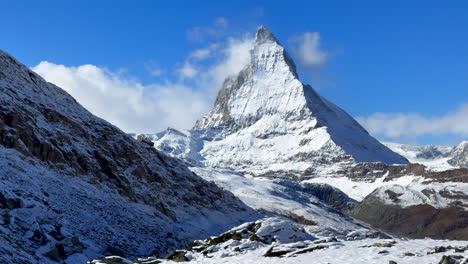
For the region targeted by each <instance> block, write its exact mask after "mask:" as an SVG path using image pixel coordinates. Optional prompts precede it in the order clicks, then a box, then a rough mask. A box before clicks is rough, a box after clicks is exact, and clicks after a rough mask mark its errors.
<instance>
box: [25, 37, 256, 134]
mask: <svg viewBox="0 0 468 264" xmlns="http://www.w3.org/2000/svg"><path fill="white" fill-rule="evenodd" d="M251 44H252V39H250V38H249V39H247V38H246V39H243V40H235V39H230V40H229V41H228V42H226V43H223V45H221V44H214V45H213V44H212V45H209V46H208V48H212V49H211V50H212V52H213V54H212V56H215V58H216V61H215V63H214V64H211V65H208V66H206V65H202V64H195V65H194V64H193V63H192V62H189V61H186V62H184V64H183V65H184V66H183V67H182V69H183V71H182V72H180V73H181V74H183V75H184V76H185V77H190V78H191V79H190V86H189V85H187V84H186V83H185V79H186V78H181V79H180V80H179V81H178V82H169V81H167V82H165V83H154V84H148V85H144V84H142V83H141V82H139V81H138V80H135V79H133V78H131V77H128V76H126V75H125V74H123V73H121V72H113V71H110V70H108V69H106V68H101V67H97V66H95V65H90V64H88V65H81V66H77V67H69V66H64V65H59V64H54V63H51V62H46V61H43V62H41V63H39V64H38V65H37V66H34V67H32V70H34V71H35V72H37V73H38V74H39V75H41V76H42V77H44V79H46V80H47V81H49V82H52V83H54V84H56V85H58V86H59V87H62V88H63V89H64V90H66V91H67V92H68V93H70V94H71V95H72V96H73V97H74V98H76V100H77V101H78V102H79V103H80V104H82V105H83V106H84V107H86V108H87V109H88V110H90V111H91V112H92V113H93V114H95V115H97V116H99V117H101V118H103V119H105V120H107V121H109V122H111V123H112V124H114V125H116V126H118V127H119V128H121V129H122V130H124V131H126V132H135V133H155V132H159V131H162V130H164V129H166V128H167V127H174V128H176V129H187V128H190V127H191V126H192V125H193V124H194V123H195V121H196V120H197V119H198V118H200V117H202V116H203V115H204V114H206V113H207V112H208V111H209V110H210V109H211V107H212V104H213V101H214V98H215V96H216V94H217V91H218V90H219V88H220V87H221V84H222V82H223V80H224V79H225V78H226V77H227V76H229V75H232V74H235V73H237V72H239V71H240V70H241V69H242V68H243V67H244V66H245V65H246V63H247V62H248V60H249V58H250V57H249V50H250V48H251Z"/></svg>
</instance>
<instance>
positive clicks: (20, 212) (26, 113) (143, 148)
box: [0, 51, 259, 263]
mask: <svg viewBox="0 0 468 264" xmlns="http://www.w3.org/2000/svg"><path fill="white" fill-rule="evenodd" d="M0 187H1V188H0V189H1V191H0V215H1V216H2V217H1V218H0V222H1V226H0V238H1V239H0V241H2V242H0V255H1V256H2V257H1V259H2V260H4V261H5V262H8V263H38V262H40V263H56V262H63V261H64V262H66V263H80V262H81V263H83V262H84V261H85V260H89V259H91V258H95V257H98V256H102V255H105V254H113V255H114V254H118V255H121V256H147V255H150V254H152V253H154V254H164V252H167V251H168V250H170V249H172V248H175V247H180V246H183V245H184V244H185V243H188V242H189V241H191V240H193V239H194V238H201V237H205V236H207V235H210V234H217V233H219V232H222V231H224V230H226V229H228V228H230V227H232V226H235V225H238V224H239V223H241V222H245V221H247V220H252V219H256V218H258V217H259V215H258V213H256V212H254V211H253V210H252V209H250V208H249V207H247V206H245V205H244V204H243V203H242V202H240V201H239V200H238V199H237V198H235V197H234V196H233V195H232V194H231V193H229V192H226V191H225V190H222V189H220V188H219V187H217V186H216V185H215V184H213V183H209V182H207V181H205V180H203V179H202V178H200V177H198V176H197V175H195V174H194V173H193V172H191V171H190V170H189V169H188V168H187V167H186V166H185V165H183V163H182V162H180V161H178V160H176V159H174V158H171V157H169V156H166V155H165V154H163V153H161V152H160V151H158V150H156V149H154V148H153V147H151V146H149V145H147V144H145V143H141V142H138V141H136V140H134V139H133V138H132V137H130V136H128V135H126V134H125V133H123V132H122V131H120V130H119V129H118V128H116V127H115V126H113V125H111V124H109V123H107V122H106V121H104V120H102V119H100V118H98V117H96V116H94V115H92V114H90V113H89V112H88V111H87V110H86V109H84V108H83V107H81V106H80V105H79V104H78V103H77V102H76V101H75V100H74V99H73V98H72V97H71V96H70V95H68V94H67V93H66V92H65V91H64V90H62V89H60V88H59V87H57V86H55V85H53V84H51V83H47V82H46V81H45V80H43V79H42V78H41V77H40V76H38V75H37V74H35V73H34V72H32V71H30V70H29V69H28V68H27V67H26V66H24V65H22V64H21V63H19V62H18V61H17V60H16V59H14V58H13V57H12V56H10V55H9V54H7V53H5V52H3V51H0ZM200 223H204V224H200Z"/></svg>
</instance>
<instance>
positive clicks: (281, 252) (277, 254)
mask: <svg viewBox="0 0 468 264" xmlns="http://www.w3.org/2000/svg"><path fill="white" fill-rule="evenodd" d="M273 249H274V247H270V248H269V249H268V250H267V252H265V254H263V256H264V257H281V256H284V255H286V254H288V253H289V252H290V251H289V250H278V251H274V250H273Z"/></svg>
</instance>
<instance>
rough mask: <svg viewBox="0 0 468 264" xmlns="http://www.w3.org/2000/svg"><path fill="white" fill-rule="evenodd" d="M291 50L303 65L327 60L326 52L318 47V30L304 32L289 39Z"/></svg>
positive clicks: (321, 62)
mask: <svg viewBox="0 0 468 264" xmlns="http://www.w3.org/2000/svg"><path fill="white" fill-rule="evenodd" d="M289 42H290V44H291V45H292V47H293V49H292V50H293V52H294V53H295V54H296V56H297V57H298V58H299V61H300V63H301V64H303V65H305V66H317V65H322V64H324V63H325V62H326V60H327V56H328V55H327V52H325V51H323V50H322V49H321V48H320V34H319V33H318V32H305V33H304V34H302V35H298V36H293V37H291V38H290V39H289Z"/></svg>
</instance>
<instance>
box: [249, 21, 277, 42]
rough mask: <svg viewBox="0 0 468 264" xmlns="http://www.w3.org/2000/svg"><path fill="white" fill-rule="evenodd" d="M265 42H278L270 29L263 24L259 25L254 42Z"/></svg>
mask: <svg viewBox="0 0 468 264" xmlns="http://www.w3.org/2000/svg"><path fill="white" fill-rule="evenodd" d="M265 42H275V43H278V44H279V41H278V40H277V39H276V37H275V36H274V35H273V33H271V31H270V30H269V29H268V28H267V27H266V26H264V25H262V26H260V27H259V28H258V30H257V34H256V35H255V43H258V44H262V43H265Z"/></svg>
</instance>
